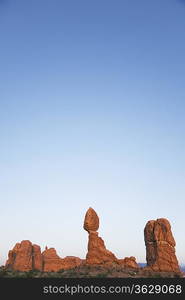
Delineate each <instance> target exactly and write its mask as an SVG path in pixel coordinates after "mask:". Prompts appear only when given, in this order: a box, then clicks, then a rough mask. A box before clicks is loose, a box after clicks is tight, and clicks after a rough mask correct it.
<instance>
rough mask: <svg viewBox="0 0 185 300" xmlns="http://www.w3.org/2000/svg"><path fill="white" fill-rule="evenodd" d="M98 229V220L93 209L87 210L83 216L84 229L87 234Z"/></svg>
mask: <svg viewBox="0 0 185 300" xmlns="http://www.w3.org/2000/svg"><path fill="white" fill-rule="evenodd" d="M98 228H99V218H98V215H97V213H96V212H95V210H94V209H93V208H91V207H90V208H89V209H88V211H87V212H86V215H85V220H84V229H85V230H86V231H88V232H90V231H97V230H98Z"/></svg>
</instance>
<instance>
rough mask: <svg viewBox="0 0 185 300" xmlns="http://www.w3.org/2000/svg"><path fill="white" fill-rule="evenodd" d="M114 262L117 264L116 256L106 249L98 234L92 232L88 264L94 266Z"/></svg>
mask: <svg viewBox="0 0 185 300" xmlns="http://www.w3.org/2000/svg"><path fill="white" fill-rule="evenodd" d="M112 262H117V258H116V256H115V255H114V254H113V253H112V252H110V251H109V250H107V249H106V247H105V244H104V241H103V240H102V238H101V237H99V236H98V232H90V233H89V242H88V253H87V255H86V264H90V265H93V264H105V263H112Z"/></svg>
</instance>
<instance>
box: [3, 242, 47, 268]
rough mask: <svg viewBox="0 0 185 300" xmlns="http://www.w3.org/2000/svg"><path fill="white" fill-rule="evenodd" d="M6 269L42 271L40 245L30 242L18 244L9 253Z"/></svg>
mask: <svg viewBox="0 0 185 300" xmlns="http://www.w3.org/2000/svg"><path fill="white" fill-rule="evenodd" d="M5 267H6V268H8V269H12V270H16V271H30V270H33V269H34V270H40V271H41V270H42V256H41V250H40V247H39V246H38V245H32V243H31V242H30V241H28V240H25V241H22V242H21V243H17V244H16V245H15V247H14V248H13V249H12V250H10V251H9V253H8V260H7V262H6V265H5Z"/></svg>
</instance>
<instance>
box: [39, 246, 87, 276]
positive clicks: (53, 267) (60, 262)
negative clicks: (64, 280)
mask: <svg viewBox="0 0 185 300" xmlns="http://www.w3.org/2000/svg"><path fill="white" fill-rule="evenodd" d="M42 256H43V271H44V272H51V271H54V272H57V271H59V270H61V269H63V270H67V269H71V268H74V267H77V266H80V265H81V263H82V260H81V259H80V258H79V257H75V256H66V257H65V258H61V257H59V256H58V254H57V253H56V250H55V249H54V248H49V249H46V250H44V251H43V253H42Z"/></svg>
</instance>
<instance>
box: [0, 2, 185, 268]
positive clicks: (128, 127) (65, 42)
mask: <svg viewBox="0 0 185 300" xmlns="http://www.w3.org/2000/svg"><path fill="white" fill-rule="evenodd" d="M184 53H185V1H176V0H163V1H161V0H155V1H149V0H140V1H138V0H114V1H113V0H93V1H90V0H88V1H87V0H78V1H75V0H65V1H63V0H61V1H59V0H52V1H51V0H50V1H49V0H32V1H23V0H16V1H13V0H7V1H5V0H4V1H0V170H1V172H0V208H1V218H0V226H1V228H2V232H1V239H0V241H1V242H0V244H1V245H0V262H1V264H4V263H5V260H6V258H7V253H8V250H9V249H10V248H12V247H13V246H14V244H15V243H16V242H20V241H21V240H23V239H29V240H31V241H32V242H33V243H36V244H39V245H40V246H41V248H42V250H43V249H44V247H45V245H47V246H48V247H55V248H56V250H57V252H58V253H59V255H61V257H64V256H66V255H75V256H79V257H82V258H84V257H85V255H86V251H87V233H86V232H85V231H84V230H83V219H84V215H85V212H86V210H87V209H88V208H89V206H91V207H93V208H94V209H95V210H96V211H97V213H98V215H99V217H100V229H99V234H100V236H101V237H102V238H103V239H104V241H105V244H106V246H107V248H108V249H109V250H111V251H112V252H114V253H115V254H116V255H117V256H118V257H119V258H123V257H125V256H135V257H136V259H137V261H138V262H141V261H142V262H144V261H145V245H144V237H143V229H144V226H145V224H146V222H147V221H148V220H151V219H156V218H160V217H164V218H168V219H169V221H170V222H171V225H172V231H173V233H174V237H175V239H176V243H177V246H176V253H177V257H178V260H179V262H181V263H185V243H184V232H183V230H182V228H184V211H185V201H184V198H185V155H184V153H185V138H184V133H185V119H184V115H185V88H184V86H185V59H184Z"/></svg>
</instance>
